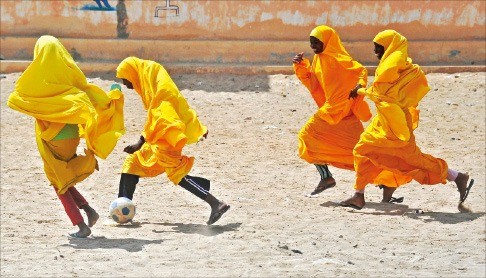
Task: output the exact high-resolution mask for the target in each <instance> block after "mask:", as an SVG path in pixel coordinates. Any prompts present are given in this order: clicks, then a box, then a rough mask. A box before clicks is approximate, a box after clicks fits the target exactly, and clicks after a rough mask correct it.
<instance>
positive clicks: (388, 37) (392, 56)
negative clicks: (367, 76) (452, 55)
mask: <svg viewBox="0 0 486 278" xmlns="http://www.w3.org/2000/svg"><path fill="white" fill-rule="evenodd" d="M373 41H374V42H375V43H377V44H379V45H382V46H383V47H384V49H385V52H384V54H383V56H382V58H381V60H380V63H379V64H378V67H377V69H376V73H375V80H374V81H373V85H372V87H370V88H368V89H367V90H366V95H367V96H368V97H369V98H370V99H371V100H373V101H374V102H375V103H376V107H377V112H378V117H379V118H377V120H378V119H379V122H380V130H379V131H377V132H375V134H376V137H377V138H384V139H385V141H379V140H375V143H376V144H378V145H383V146H385V145H384V144H395V145H397V144H398V143H397V142H394V141H393V140H392V138H397V139H399V140H400V141H402V142H405V143H406V142H408V140H409V139H410V136H411V132H412V130H413V129H415V128H416V127H417V126H418V120H419V119H418V114H419V111H418V110H417V109H416V107H417V105H418V103H419V101H420V100H421V99H422V98H423V97H424V96H425V94H427V92H428V91H429V86H428V84H427V79H426V78H425V74H424V72H423V71H422V70H421V69H420V67H419V66H418V65H415V64H412V59H411V58H409V57H408V42H407V39H406V38H405V37H404V36H402V35H400V34H399V33H398V32H397V31H394V30H385V31H382V32H380V33H378V34H377V35H376V36H375V38H374V39H373ZM404 111H406V112H408V113H410V115H411V118H412V124H411V126H408V123H407V120H406V114H405V112H404ZM377 128H378V125H377ZM379 134H381V135H379Z"/></svg>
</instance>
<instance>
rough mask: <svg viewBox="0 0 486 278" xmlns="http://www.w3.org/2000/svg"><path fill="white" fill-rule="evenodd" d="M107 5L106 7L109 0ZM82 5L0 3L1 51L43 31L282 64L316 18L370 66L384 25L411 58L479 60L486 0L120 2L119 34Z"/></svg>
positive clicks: (100, 42) (26, 43)
mask: <svg viewBox="0 0 486 278" xmlns="http://www.w3.org/2000/svg"><path fill="white" fill-rule="evenodd" d="M108 2H109V3H110V4H111V5H112V6H113V7H115V6H116V5H117V3H118V2H119V1H117V0H108ZM167 4H170V5H171V6H173V7H172V8H173V10H160V11H159V12H158V14H157V16H155V10H156V8H157V7H165V6H166V5H167ZM86 5H96V4H95V2H94V1H90V0H85V1H12V0H2V1H0V15H1V24H0V37H1V41H0V42H1V49H0V51H1V54H2V55H3V56H4V57H5V58H6V59H28V58H29V57H31V55H32V48H33V44H34V43H35V39H36V38H37V37H38V36H40V35H44V34H51V35H54V36H57V37H59V38H60V39H61V40H62V39H65V40H66V41H68V44H69V48H70V49H71V48H75V49H76V50H77V51H78V53H79V55H80V58H81V59H85V60H105V61H118V60H120V59H122V58H123V57H125V56H127V55H144V58H147V59H154V60H157V59H163V60H164V61H168V62H174V63H175V62H192V63H194V62H200V63H259V64H275V65H284V64H288V63H289V60H290V59H291V57H292V56H293V53H295V52H296V51H305V50H307V51H308V53H310V52H311V51H310V48H309V46H308V42H307V41H308V35H309V32H310V31H311V30H312V28H314V27H315V26H316V25H320V24H326V25H329V26H332V27H334V28H335V29H336V30H337V31H338V33H339V34H340V36H341V38H342V40H343V42H344V44H345V47H346V48H347V49H348V50H349V52H350V53H351V54H352V55H353V56H354V57H355V59H357V60H360V61H362V62H363V63H365V64H375V63H376V60H375V58H374V56H373V55H372V44H371V40H372V38H373V37H374V36H375V35H376V33H378V32H379V31H382V30H384V29H396V30H398V31H399V32H400V33H402V34H403V35H405V36H406V37H407V38H408V39H409V41H410V42H411V44H410V53H411V56H412V57H413V58H414V59H415V61H417V62H420V63H422V64H429V65H438V64H453V65H478V64H479V65H484V64H485V55H486V52H485V46H484V41H485V38H486V34H485V32H486V31H485V10H486V1H215V0H213V1H184V0H170V1H165V0H162V1H151V0H143V1H140V0H133V1H130V0H128V1H125V6H126V14H127V17H128V27H127V31H128V33H129V37H128V40H120V39H118V40H113V39H115V38H116V37H117V12H116V11H115V10H111V11H110V10H83V9H81V8H82V7H83V6H86ZM176 7H177V9H178V13H177V14H176V10H175V9H176ZM19 37H27V38H25V39H23V40H22V39H21V38H19ZM68 38H71V39H70V40H67V39H68ZM172 46H173V47H172Z"/></svg>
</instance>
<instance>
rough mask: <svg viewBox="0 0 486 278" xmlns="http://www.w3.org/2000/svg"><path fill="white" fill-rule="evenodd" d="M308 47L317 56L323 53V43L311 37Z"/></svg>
mask: <svg viewBox="0 0 486 278" xmlns="http://www.w3.org/2000/svg"><path fill="white" fill-rule="evenodd" d="M310 47H311V48H312V49H313V50H314V53H315V54H319V53H322V51H324V43H323V42H321V41H320V40H319V39H318V38H316V37H313V36H311V37H310Z"/></svg>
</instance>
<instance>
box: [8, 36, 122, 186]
mask: <svg viewBox="0 0 486 278" xmlns="http://www.w3.org/2000/svg"><path fill="white" fill-rule="evenodd" d="M7 105H8V106H9V107H10V108H12V109H14V110H17V111H19V112H22V113H24V114H27V115H30V116H32V117H34V118H35V119H36V124H35V130H36V142H37V146H38V149H39V152H40V155H41V157H42V159H43V161H44V171H45V173H46V176H47V178H48V179H49V181H50V182H51V184H52V185H53V186H55V187H56V188H57V189H58V193H59V194H63V193H64V192H66V190H67V189H68V188H69V187H71V186H73V185H75V184H76V183H77V182H79V181H81V180H83V179H85V178H86V177H87V176H89V175H90V174H91V173H92V172H93V171H94V169H95V167H96V166H97V162H96V158H95V155H96V156H98V157H100V158H103V159H104V158H106V157H107V156H108V155H109V154H110V153H111V151H112V150H113V148H114V147H115V145H116V142H117V140H118V138H119V137H120V136H121V135H122V134H123V133H124V123H123V95H122V93H121V92H120V91H119V90H112V91H110V92H109V93H108V94H107V93H105V92H104V91H103V90H102V89H101V88H99V87H98V86H96V85H93V84H88V82H87V80H86V77H85V75H84V74H83V72H82V71H81V70H80V69H79V68H78V66H77V65H76V63H75V62H74V60H73V58H72V57H71V55H70V54H69V52H67V50H66V49H65V48H64V46H63V45H62V44H61V42H59V40H58V39H56V38H55V37H52V36H42V37H40V38H39V39H38V40H37V42H36V45H35V48H34V59H33V61H32V63H31V64H30V65H29V66H28V67H27V69H26V70H25V71H24V72H23V73H22V75H21V76H20V78H19V80H17V83H16V85H15V90H14V91H13V92H12V93H11V94H10V96H9V99H8V102H7ZM66 124H77V125H78V127H79V130H80V134H79V135H80V136H81V137H83V138H84V139H85V140H86V145H87V148H88V149H87V150H85V153H86V156H76V155H75V149H76V146H77V145H78V143H79V139H78V140H58V141H52V140H53V139H54V137H55V136H56V135H57V134H58V133H59V132H60V131H61V130H62V129H63V127H64V126H65V125H66ZM69 156H71V157H69Z"/></svg>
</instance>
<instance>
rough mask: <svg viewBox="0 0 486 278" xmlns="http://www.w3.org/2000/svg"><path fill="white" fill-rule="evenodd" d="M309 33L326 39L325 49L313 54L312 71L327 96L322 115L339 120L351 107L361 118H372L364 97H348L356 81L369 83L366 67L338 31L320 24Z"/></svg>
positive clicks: (321, 39)
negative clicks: (356, 58) (357, 59)
mask: <svg viewBox="0 0 486 278" xmlns="http://www.w3.org/2000/svg"><path fill="white" fill-rule="evenodd" d="M310 36H313V37H316V38H317V39H319V40H320V41H321V42H322V43H324V51H323V52H322V53H319V54H316V55H314V59H313V61H312V71H313V72H314V73H315V76H316V78H317V80H318V81H319V84H320V86H321V87H322V90H323V93H324V96H325V103H323V105H322V106H321V107H320V109H319V112H318V113H319V116H320V117H321V118H322V119H324V120H326V121H327V122H328V123H330V124H336V123H338V122H339V121H340V120H341V119H342V118H344V117H346V116H347V115H348V114H349V112H350V110H352V111H353V113H354V114H355V115H356V116H357V117H358V119H360V120H361V121H367V120H369V119H370V118H371V113H370V110H369V107H368V104H367V103H366V102H364V101H363V97H358V98H356V99H349V92H350V91H351V90H352V89H353V88H354V87H355V86H356V84H358V83H360V84H361V85H362V86H363V87H365V86H366V82H367V81H366V80H367V71H366V69H365V68H364V67H363V66H362V65H361V64H360V63H358V62H357V61H354V60H353V58H352V57H351V56H350V55H349V53H348V52H347V51H346V50H345V49H344V46H343V44H342V43H341V39H340V38H339V35H338V34H337V33H336V31H335V30H334V29H332V28H331V27H329V26H325V25H321V26H317V27H316V28H314V29H313V30H312V32H311V33H310ZM311 93H312V92H311ZM313 96H314V95H313ZM316 97H318V96H316Z"/></svg>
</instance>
